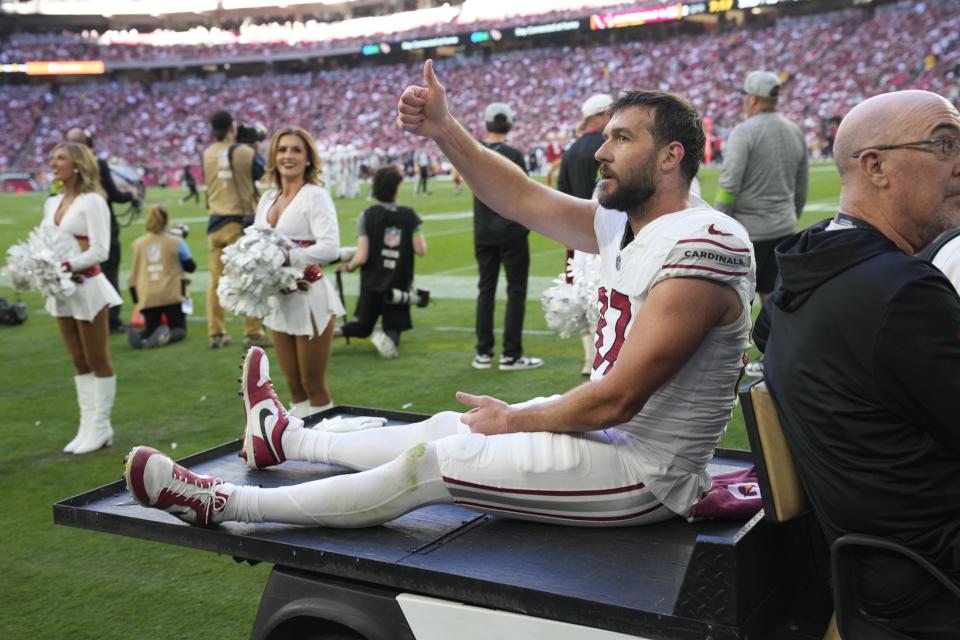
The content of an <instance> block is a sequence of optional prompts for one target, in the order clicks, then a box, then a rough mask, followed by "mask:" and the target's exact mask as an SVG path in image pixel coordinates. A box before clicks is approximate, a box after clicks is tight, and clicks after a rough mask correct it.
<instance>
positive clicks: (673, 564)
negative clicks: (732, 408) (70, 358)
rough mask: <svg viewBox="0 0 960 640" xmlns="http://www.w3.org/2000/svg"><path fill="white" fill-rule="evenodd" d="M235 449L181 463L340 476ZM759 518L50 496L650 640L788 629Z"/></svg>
mask: <svg viewBox="0 0 960 640" xmlns="http://www.w3.org/2000/svg"><path fill="white" fill-rule="evenodd" d="M324 415H325V416H328V417H329V416H333V415H344V416H348V415H379V416H383V417H386V418H388V419H389V421H390V423H392V424H398V423H406V422H412V421H416V420H420V419H422V418H423V417H424V416H419V415H414V414H405V413H398V412H385V411H380V410H373V409H366V408H359V407H336V408H334V409H332V410H330V411H328V412H326V413H325V414H324ZM239 448H240V444H239V443H238V442H231V443H228V444H224V445H222V446H219V447H216V448H214V449H210V450H208V451H204V452H202V453H199V454H197V455H194V456H190V457H188V458H185V459H183V460H180V462H181V463H182V464H184V465H185V466H188V467H190V468H191V469H193V470H194V471H197V472H198V473H204V474H209V475H213V476H217V477H220V478H223V479H224V480H226V481H228V482H233V483H238V484H241V483H242V484H257V485H261V486H264V487H275V486H281V485H289V484H296V483H301V482H305V481H308V480H314V479H317V478H320V477H326V476H330V475H335V474H338V473H342V472H343V469H340V468H337V467H332V466H326V465H317V464H307V463H299V462H286V463H284V464H283V465H280V466H278V467H274V468H270V469H264V470H259V471H253V470H249V469H247V467H246V466H245V465H244V463H243V461H242V460H241V459H240V458H239V457H238V456H237V453H238V451H239ZM748 455H749V454H748V453H747V452H729V451H718V455H717V457H716V459H715V461H714V463H713V464H712V465H711V469H710V471H711V472H712V473H720V472H723V471H729V470H732V469H733V468H736V467H743V466H748V465H749V464H750V462H749V459H748ZM761 515H762V513H761V514H759V515H758V516H757V517H755V518H753V519H752V520H750V521H748V522H702V523H697V524H688V523H687V522H685V521H683V520H681V519H679V518H677V519H674V520H673V521H670V522H666V523H662V524H657V525H652V526H646V527H626V528H612V529H587V528H578V527H562V526H554V525H545V524H537V523H527V522H521V521H515V520H508V519H503V518H499V517H492V516H489V515H482V514H479V513H477V512H474V511H470V510H468V509H465V508H461V507H457V506H446V505H442V506H431V507H425V508H422V509H418V510H416V511H414V512H412V513H409V514H407V515H405V516H403V517H401V518H398V519H396V520H394V521H392V522H390V523H388V524H385V525H382V526H378V527H370V528H366V529H353V530H340V529H330V528H320V527H298V526H287V525H276V524H256V525H251V524H239V523H231V524H224V525H221V526H218V527H215V528H201V527H194V526H190V525H187V524H184V523H182V522H181V521H179V520H178V519H177V518H175V517H173V516H171V515H169V514H167V513H164V512H162V511H159V510H155V509H146V508H143V507H141V506H139V505H137V504H136V503H135V502H134V501H133V500H132V498H131V497H130V495H129V494H128V493H127V491H126V487H125V485H124V483H123V482H122V481H118V482H114V483H112V484H109V485H106V486H103V487H100V488H99V489H95V490H93V491H90V492H87V493H84V494H82V495H79V496H76V497H74V498H70V499H67V500H64V501H62V502H59V503H57V504H55V505H54V520H55V522H56V523H58V524H64V525H70V526H75V527H81V528H86V529H94V530H97V531H105V532H109V533H116V534H121V535H126V536H131V537H135V538H143V539H147V540H154V541H157V542H165V543H171V544H177V545H182V546H185V547H190V548H194V549H205V550H208V551H213V552H216V553H218V554H224V555H228V556H232V557H234V558H238V559H244V560H250V561H256V562H268V563H271V564H273V565H276V567H277V570H281V571H284V572H286V574H288V575H289V576H293V579H296V580H300V581H302V580H307V581H310V580H316V581H320V582H323V581H330V582H331V583H332V584H333V583H335V584H337V585H341V586H342V585H347V586H348V587H350V588H353V587H357V588H362V589H371V590H373V591H375V592H376V593H379V594H387V596H388V597H390V596H391V595H395V594H399V593H409V594H415V595H420V596H428V597H432V598H439V599H443V600H448V601H453V602H458V603H463V604H467V605H473V606H476V607H485V608H490V609H497V610H502V611H508V612H514V613H519V614H523V615H526V616H534V617H538V618H546V619H550V620H556V621H560V622H567V623H572V624H577V625H582V626H587V627H592V628H597V629H605V630H609V631H614V632H620V633H624V634H629V635H633V636H639V637H644V638H657V639H660V638H691V639H692V638H698V639H699V638H712V639H717V640H720V639H726V638H730V639H733V638H763V637H773V635H772V633H773V632H771V631H769V630H770V629H772V628H774V627H782V624H781V623H782V618H783V616H784V610H785V606H786V602H787V600H788V599H789V596H788V595H787V594H788V593H789V592H790V591H791V589H792V585H791V584H789V582H790V580H791V579H790V578H789V577H788V575H789V573H790V572H789V571H786V570H785V566H786V564H788V563H789V558H786V557H785V552H784V550H783V549H782V547H783V545H782V544H781V541H782V536H783V532H782V530H781V528H779V527H775V526H773V525H770V524H769V523H767V522H764V521H762V518H761V517H760V516H761ZM275 575H276V572H275ZM273 579H274V578H271V580H273ZM269 588H270V587H269V586H268V590H269ZM282 605H283V603H278V602H273V603H272V604H270V605H269V607H268V605H267V594H265V595H264V602H262V603H261V611H260V615H259V616H258V620H257V623H256V625H257V626H256V627H255V629H254V633H253V636H254V637H257V638H260V637H263V638H265V637H271V636H270V628H268V627H270V626H273V627H276V625H277V624H279V622H281V620H280V619H279V617H278V614H277V611H279V610H280V609H282V608H283V606H282ZM265 607H267V608H269V609H270V610H269V611H266V610H265ZM280 617H282V616H280ZM401 626H402V625H401ZM354 630H355V631H361V636H365V637H369V638H375V637H377V636H376V634H375V633H372V634H364V633H362V630H359V629H354ZM391 636H392V637H410V638H413V637H414V636H413V635H404V634H402V633H400V632H398V631H396V630H394V631H393V632H390V634H385V635H384V637H391ZM794 637H804V636H802V635H798V636H794Z"/></svg>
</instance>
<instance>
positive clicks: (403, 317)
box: [354, 289, 413, 331]
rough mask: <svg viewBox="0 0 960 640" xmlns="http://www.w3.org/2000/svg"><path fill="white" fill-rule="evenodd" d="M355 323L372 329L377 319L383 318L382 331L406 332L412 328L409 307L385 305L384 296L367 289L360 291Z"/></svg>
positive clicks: (404, 305) (405, 305)
mask: <svg viewBox="0 0 960 640" xmlns="http://www.w3.org/2000/svg"><path fill="white" fill-rule="evenodd" d="M354 315H355V316H356V317H357V322H359V323H361V324H364V325H367V326H368V327H373V326H374V325H375V324H377V318H378V317H383V323H382V325H383V330H384V331H407V330H409V329H412V328H413V322H412V321H411V319H410V305H407V304H387V303H386V302H384V294H383V293H378V292H376V291H370V290H369V289H361V290H360V297H359V298H358V299H357V308H356V310H355V311H354Z"/></svg>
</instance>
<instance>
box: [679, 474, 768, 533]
mask: <svg viewBox="0 0 960 640" xmlns="http://www.w3.org/2000/svg"><path fill="white" fill-rule="evenodd" d="M762 507H763V505H762V504H761V501H760V485H759V484H758V483H757V473H756V471H755V470H754V468H753V467H752V466H751V467H748V468H746V469H739V470H737V471H730V472H729V473H721V474H719V475H716V476H713V487H712V488H711V489H710V491H708V492H707V494H706V495H705V496H703V498H701V499H700V502H698V503H697V504H695V505H694V507H693V509H692V510H691V511H690V515H689V516H687V520H689V521H690V522H695V521H697V520H707V519H711V518H712V519H718V520H747V519H749V518H752V517H753V516H754V515H755V514H756V513H757V512H758V511H760V509H761V508H762Z"/></svg>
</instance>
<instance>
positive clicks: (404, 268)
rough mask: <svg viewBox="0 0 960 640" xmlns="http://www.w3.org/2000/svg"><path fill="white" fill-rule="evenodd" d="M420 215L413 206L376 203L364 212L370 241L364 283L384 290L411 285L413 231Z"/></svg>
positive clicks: (361, 275) (364, 285) (366, 287)
mask: <svg viewBox="0 0 960 640" xmlns="http://www.w3.org/2000/svg"><path fill="white" fill-rule="evenodd" d="M419 226H420V218H419V217H418V216H417V214H416V213H415V212H414V211H413V209H411V208H410V207H402V206H399V205H395V204H375V205H373V206H372V207H370V208H369V209H367V210H366V211H364V212H363V228H364V230H365V231H366V234H367V239H368V240H369V243H370V252H369V254H368V256H367V262H366V264H364V265H363V269H362V270H361V272H360V286H361V287H362V288H363V289H367V290H369V291H376V292H378V293H382V292H385V291H388V290H390V289H403V290H407V289H409V288H410V284H411V283H412V282H413V232H414V231H415V230H416V229H417V228H418V227H419Z"/></svg>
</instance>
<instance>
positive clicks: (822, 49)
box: [0, 2, 960, 175]
mask: <svg viewBox="0 0 960 640" xmlns="http://www.w3.org/2000/svg"><path fill="white" fill-rule="evenodd" d="M864 17H865V14H864V13H863V12H862V11H860V10H847V11H841V12H834V13H827V14H820V15H816V16H809V17H802V18H789V19H783V20H781V21H780V22H779V23H778V24H777V25H776V26H774V27H770V28H765V29H748V28H743V29H739V30H733V31H726V32H723V33H718V34H709V35H700V36H694V37H690V36H687V37H674V38H669V39H665V40H660V41H656V42H653V41H635V42H628V43H623V44H618V45H614V46H597V47H589V48H587V47H582V48H581V47H577V48H544V49H534V50H528V51H515V52H510V53H504V54H499V55H495V56H491V57H489V58H487V59H484V58H483V57H481V56H473V57H461V58H453V59H448V60H443V61H441V62H439V64H438V69H441V70H442V72H443V73H444V76H445V77H447V78H449V79H450V81H451V86H452V87H456V88H457V92H456V95H455V103H454V104H455V108H456V109H457V111H458V113H457V115H458V117H460V118H461V119H462V120H463V121H464V122H465V123H467V124H468V126H470V127H471V128H472V129H473V131H474V133H476V134H477V135H482V126H483V123H482V122H481V118H482V115H481V114H482V112H483V108H484V107H485V105H486V104H487V103H488V102H489V101H490V100H497V101H503V102H507V103H510V104H513V105H515V106H516V107H517V108H518V109H519V111H520V113H522V114H535V115H526V117H521V118H518V119H517V122H516V124H515V127H514V130H513V132H512V134H511V137H512V140H513V141H514V143H515V144H516V145H517V146H518V147H519V148H521V149H524V150H530V149H535V148H538V147H539V148H542V147H545V146H546V144H547V141H548V140H549V139H551V138H553V137H555V136H557V135H558V134H562V135H563V136H565V137H566V136H569V135H570V134H571V133H572V128H573V126H574V124H575V123H576V120H577V118H578V115H579V106H580V104H581V103H582V101H583V100H584V99H585V97H587V96H589V95H590V94H592V93H597V92H605V93H610V94H613V95H617V94H618V93H619V92H620V91H621V90H623V89H624V88H626V86H624V84H625V81H624V79H629V80H628V81H627V82H626V84H627V85H630V86H633V85H641V84H642V85H643V86H647V87H652V88H657V89H661V90H667V91H672V92H676V93H679V94H681V95H684V96H685V97H687V98H688V99H690V101H691V102H692V103H693V105H694V106H695V107H696V108H697V109H698V110H699V111H700V112H701V113H703V114H704V115H705V116H708V117H709V118H711V119H712V123H713V130H712V137H713V139H714V141H715V144H714V148H715V151H719V150H720V148H719V142H720V141H722V140H724V139H725V138H726V136H727V134H728V133H729V131H730V129H731V128H732V127H733V126H735V125H736V124H737V123H738V122H739V121H740V119H741V113H740V111H741V103H740V96H739V94H738V93H737V90H736V89H737V87H738V86H739V83H740V81H741V80H742V78H743V76H744V75H745V73H746V72H747V71H749V70H751V69H754V68H766V69H771V70H774V71H776V72H778V73H779V74H780V75H781V78H783V79H784V81H785V82H784V93H785V95H786V96H788V97H789V100H787V101H785V108H784V115H785V116H786V117H787V118H789V119H790V120H792V121H795V122H797V123H799V124H801V126H802V127H803V130H804V133H805V135H806V137H807V142H808V146H809V147H810V148H811V150H812V154H813V156H814V157H815V158H816V157H818V156H819V155H821V154H825V153H827V151H828V150H829V148H830V145H831V143H832V135H833V134H832V127H835V124H836V122H838V121H839V117H841V116H842V115H843V114H845V113H846V111H847V110H848V109H849V108H850V107H852V106H853V105H854V104H856V103H858V102H860V101H862V100H863V99H864V98H866V97H868V96H870V95H874V94H877V93H881V92H884V91H891V90H898V89H905V88H917V89H927V90H930V91H934V92H937V93H940V94H941V95H944V96H946V97H947V98H948V99H950V100H952V101H954V102H956V100H957V98H958V91H960V88H958V87H960V85H958V75H960V71H958V69H960V47H958V46H956V44H957V42H956V41H957V39H958V38H960V36H958V35H957V34H960V12H957V11H956V9H955V7H954V6H953V5H952V4H951V3H947V2H941V3H936V4H929V5H927V6H925V8H924V10H922V11H921V10H918V5H916V4H913V3H900V4H897V5H888V6H886V7H882V8H880V9H878V10H877V11H876V12H875V13H874V14H873V17H871V18H870V19H866V20H864ZM877 43H884V46H882V47H881V46H877ZM416 75H417V69H416V68H415V67H414V66H408V65H386V66H360V67H354V68H344V69H339V70H334V71H324V72H318V73H308V74H275V75H264V76H249V77H236V78H226V77H224V76H222V75H213V76H208V77H207V78H205V79H197V78H190V79H186V80H179V81H172V82H158V83H153V84H151V85H141V84H135V83H120V82H114V83H102V82H100V83H89V84H84V85H72V86H64V87H61V88H60V89H59V91H58V92H57V93H55V94H51V93H47V92H46V91H44V90H43V89H23V88H18V87H2V88H0V95H3V96H4V98H5V99H6V98H7V96H8V95H9V96H10V99H11V100H15V101H17V102H18V103H24V107H25V108H24V109H22V110H15V111H16V112H15V113H9V114H7V115H5V116H0V117H5V118H8V119H11V120H13V121H14V122H13V126H12V127H11V128H10V132H11V134H10V135H9V136H8V137H7V138H5V140H4V142H3V143H0V159H2V160H0V162H7V163H8V164H10V163H11V162H12V158H14V157H16V154H17V150H18V149H19V148H20V147H22V146H24V145H26V146H27V149H25V150H24V151H23V152H22V153H21V154H20V159H19V162H18V163H17V166H18V168H23V169H26V170H39V169H42V168H44V167H45V166H46V162H47V156H48V154H49V150H50V149H51V148H52V146H53V144H55V143H56V142H57V141H59V140H60V139H61V137H62V132H63V131H64V130H66V129H67V128H69V127H71V126H86V127H89V128H90V129H91V130H93V131H94V133H95V134H96V136H97V149H98V151H100V152H101V153H107V152H108V153H110V154H112V155H115V156H118V157H120V158H123V159H124V160H126V161H127V162H129V163H131V164H134V165H138V166H144V167H147V168H152V169H155V170H161V171H163V170H169V171H171V172H176V171H179V170H180V169H182V167H183V166H184V165H185V164H190V163H195V162H196V160H197V156H198V154H199V151H200V149H202V147H203V146H204V144H205V143H206V142H207V138H208V131H207V127H206V118H207V117H208V116H209V114H210V113H212V112H213V111H215V110H216V109H218V108H220V107H221V106H222V105H231V107H232V108H233V109H234V110H235V112H236V114H237V116H238V118H239V119H240V121H241V122H247V123H251V124H253V123H260V124H263V125H264V126H265V127H267V128H268V129H272V128H275V127H276V126H279V124H280V123H296V124H298V125H300V126H303V127H304V128H306V129H308V130H310V131H313V132H314V133H315V134H316V136H317V140H318V143H319V144H320V146H321V147H322V148H331V147H333V146H335V145H338V144H343V145H346V144H352V145H354V147H356V148H357V149H360V150H365V151H372V150H374V149H381V150H382V151H383V152H385V154H386V155H387V156H388V157H392V158H399V157H402V156H404V155H409V154H411V153H412V152H413V151H414V148H413V147H412V144H413V143H412V142H411V140H410V139H408V138H405V137H403V136H402V135H401V134H400V132H398V131H397V130H396V129H395V128H394V127H393V126H392V121H393V117H394V115H393V106H394V105H393V102H394V98H393V95H392V94H393V89H394V87H395V86H396V83H397V82H398V81H401V79H403V78H408V79H411V80H412V79H415V78H416ZM264 96H271V99H266V100H265V99H264ZM330 96H338V97H339V99H336V100H331V99H330ZM41 109H42V115H40V117H39V118H37V114H38V113H39V111H40V110H41ZM31 119H32V120H34V121H35V122H36V127H35V128H34V129H33V130H32V131H31V127H30V121H31ZM714 158H715V159H716V155H715V156H714ZM171 175H174V174H171Z"/></svg>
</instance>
